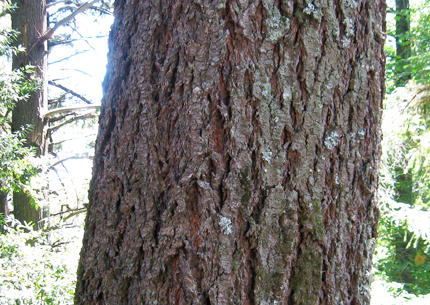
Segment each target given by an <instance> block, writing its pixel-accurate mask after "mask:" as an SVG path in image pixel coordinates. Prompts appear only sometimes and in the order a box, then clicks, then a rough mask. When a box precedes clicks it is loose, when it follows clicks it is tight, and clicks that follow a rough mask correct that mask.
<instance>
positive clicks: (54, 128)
mask: <svg viewBox="0 0 430 305" xmlns="http://www.w3.org/2000/svg"><path fill="white" fill-rule="evenodd" d="M95 116H96V114H95V113H93V112H90V113H86V114H84V115H80V116H75V117H73V118H70V119H68V120H67V121H65V122H62V123H60V124H58V125H55V126H52V127H49V128H48V132H53V131H55V130H57V129H59V128H61V127H63V126H64V125H67V124H70V123H72V122H75V121H78V120H85V119H89V118H94V117H95Z"/></svg>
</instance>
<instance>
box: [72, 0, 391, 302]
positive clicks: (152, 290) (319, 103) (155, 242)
mask: <svg viewBox="0 0 430 305" xmlns="http://www.w3.org/2000/svg"><path fill="white" fill-rule="evenodd" d="M384 15H385V2H384V1H366V0H363V1H342V2H338V1H313V2H312V3H311V2H310V1H306V3H303V1H284V2H275V1H262V2H259V1H199V2H191V1H175V2H168V1H144V0H134V1H124V0H123V1H121V0H119V1H116V5H115V18H116V19H115V23H114V26H113V28H112V32H111V36H110V55H109V60H110V63H109V66H108V73H107V77H106V81H105V84H104V90H105V91H104V94H105V96H104V103H103V106H102V114H101V118H100V130H99V135H98V140H97V144H96V156H95V162H94V171H93V173H94V174H93V180H92V184H91V187H90V196H89V197H90V204H89V210H88V215H87V220H86V228H85V236H84V241H83V248H82V253H81V260H80V265H79V269H78V285H77V290H76V296H75V303H76V304H89V303H107V304H143V303H155V302H158V303H160V304H161V303H162V304H203V303H212V304H232V303H238V304H239V303H240V304H269V303H276V302H279V303H281V304H341V303H354V304H367V303H369V291H368V287H369V285H370V278H369V268H370V266H371V257H372V252H373V247H374V243H375V237H376V227H377V220H378V209H377V207H376V201H375V198H374V194H375V190H376V186H377V176H378V158H379V144H380V143H379V142H380V132H379V127H380V116H381V111H380V107H381V104H382V97H383V92H384V77H383V76H384V70H383V69H384V58H383V50H382V49H383V44H384V32H385V28H384Z"/></svg>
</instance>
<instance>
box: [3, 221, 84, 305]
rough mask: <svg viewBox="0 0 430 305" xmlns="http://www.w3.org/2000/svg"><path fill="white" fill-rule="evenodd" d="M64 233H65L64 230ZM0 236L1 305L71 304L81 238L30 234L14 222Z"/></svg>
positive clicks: (25, 227) (40, 232) (52, 233)
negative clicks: (65, 238) (66, 238)
mask: <svg viewBox="0 0 430 305" xmlns="http://www.w3.org/2000/svg"><path fill="white" fill-rule="evenodd" d="M63 231H64V229H63ZM3 232H4V233H3V234H1V235H0V265H1V269H0V304H4V305H7V304H11V305H12V304H56V305H57V304H73V295H74V289H75V285H76V269H77V261H76V259H75V257H78V256H79V253H77V251H79V248H80V246H79V245H78V243H80V236H74V237H73V238H71V239H70V238H69V240H68V241H66V240H64V239H63V237H62V235H64V232H61V230H57V231H50V232H45V231H43V230H40V231H33V230H32V228H31V227H30V226H23V225H21V224H20V223H19V222H18V221H16V220H11V221H10V222H9V225H4V226H3Z"/></svg>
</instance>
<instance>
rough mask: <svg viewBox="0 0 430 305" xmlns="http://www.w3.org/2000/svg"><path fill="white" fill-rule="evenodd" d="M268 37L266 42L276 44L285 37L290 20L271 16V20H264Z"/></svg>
mask: <svg viewBox="0 0 430 305" xmlns="http://www.w3.org/2000/svg"><path fill="white" fill-rule="evenodd" d="M265 23H266V25H267V28H268V32H269V36H268V37H267V40H269V41H270V42H276V41H278V40H279V39H281V38H282V37H284V36H285V35H287V33H288V30H289V29H290V20H289V19H288V18H286V17H283V16H282V17H281V16H276V17H275V16H273V17H271V18H268V19H266V21H265Z"/></svg>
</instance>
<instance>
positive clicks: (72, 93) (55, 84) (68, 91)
mask: <svg viewBox="0 0 430 305" xmlns="http://www.w3.org/2000/svg"><path fill="white" fill-rule="evenodd" d="M48 84H50V85H52V86H54V87H57V88H60V89H61V90H64V91H65V92H67V93H70V94H71V95H73V96H76V97H77V98H79V99H81V100H82V101H84V102H85V103H87V104H89V105H92V104H93V103H92V102H91V101H90V100H88V99H87V98H86V97H85V96H83V95H81V94H79V93H76V92H75V91H73V90H72V89H69V88H67V87H64V86H63V85H61V84H59V83H57V82H55V81H53V80H50V81H48Z"/></svg>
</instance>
